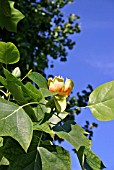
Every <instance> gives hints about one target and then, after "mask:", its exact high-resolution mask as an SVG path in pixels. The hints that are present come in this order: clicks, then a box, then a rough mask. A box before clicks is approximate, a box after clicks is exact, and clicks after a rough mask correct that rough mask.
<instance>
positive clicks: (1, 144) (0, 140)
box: [0, 137, 3, 147]
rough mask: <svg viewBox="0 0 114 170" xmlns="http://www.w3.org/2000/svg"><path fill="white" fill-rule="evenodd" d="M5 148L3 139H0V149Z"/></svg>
mask: <svg viewBox="0 0 114 170" xmlns="http://www.w3.org/2000/svg"><path fill="white" fill-rule="evenodd" d="M1 146H3V138H2V137H0V147H1Z"/></svg>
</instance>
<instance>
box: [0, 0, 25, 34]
mask: <svg viewBox="0 0 114 170" xmlns="http://www.w3.org/2000/svg"><path fill="white" fill-rule="evenodd" d="M6 3H7V2H6ZM9 4H10V8H9V6H8V4H6V5H7V6H8V7H7V9H8V12H7V13H6V10H2V12H0V27H1V28H2V29H3V28H4V27H5V28H6V29H7V30H8V31H11V32H17V24H18V22H19V21H20V20H22V19H23V18H24V15H23V14H22V13H21V12H20V11H19V10H17V9H15V8H14V2H13V1H9ZM1 5H4V4H3V3H2V4H1ZM1 8H4V7H3V6H1ZM10 10H11V14H10ZM9 15H10V16H9Z"/></svg>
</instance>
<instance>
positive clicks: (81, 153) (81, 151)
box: [76, 146, 85, 170]
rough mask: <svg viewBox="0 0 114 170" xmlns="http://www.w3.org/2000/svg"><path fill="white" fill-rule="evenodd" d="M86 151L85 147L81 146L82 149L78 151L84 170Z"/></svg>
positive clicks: (83, 169)
mask: <svg viewBox="0 0 114 170" xmlns="http://www.w3.org/2000/svg"><path fill="white" fill-rule="evenodd" d="M84 149H85V147H84V146H81V147H80V148H79V149H78V151H77V152H76V154H77V157H78V159H79V162H80V165H81V168H82V170H85V168H84Z"/></svg>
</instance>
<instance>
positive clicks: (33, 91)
mask: <svg viewBox="0 0 114 170" xmlns="http://www.w3.org/2000/svg"><path fill="white" fill-rule="evenodd" d="M25 87H26V88H27V89H28V90H29V92H31V94H32V96H33V97H34V99H36V101H40V100H41V99H42V98H43V96H42V93H41V91H40V90H38V89H37V88H36V87H35V86H34V85H33V84H31V83H30V82H27V84H26V85H25Z"/></svg>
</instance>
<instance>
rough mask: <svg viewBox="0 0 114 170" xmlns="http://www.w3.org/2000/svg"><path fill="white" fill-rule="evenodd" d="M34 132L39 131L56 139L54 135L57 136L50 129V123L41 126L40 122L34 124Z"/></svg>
mask: <svg viewBox="0 0 114 170" xmlns="http://www.w3.org/2000/svg"><path fill="white" fill-rule="evenodd" d="M33 130H39V131H43V132H46V133H48V134H50V136H51V137H52V138H54V135H55V133H54V132H53V130H51V129H50V127H49V123H48V122H45V123H43V124H40V125H39V123H38V122H34V123H33Z"/></svg>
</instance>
